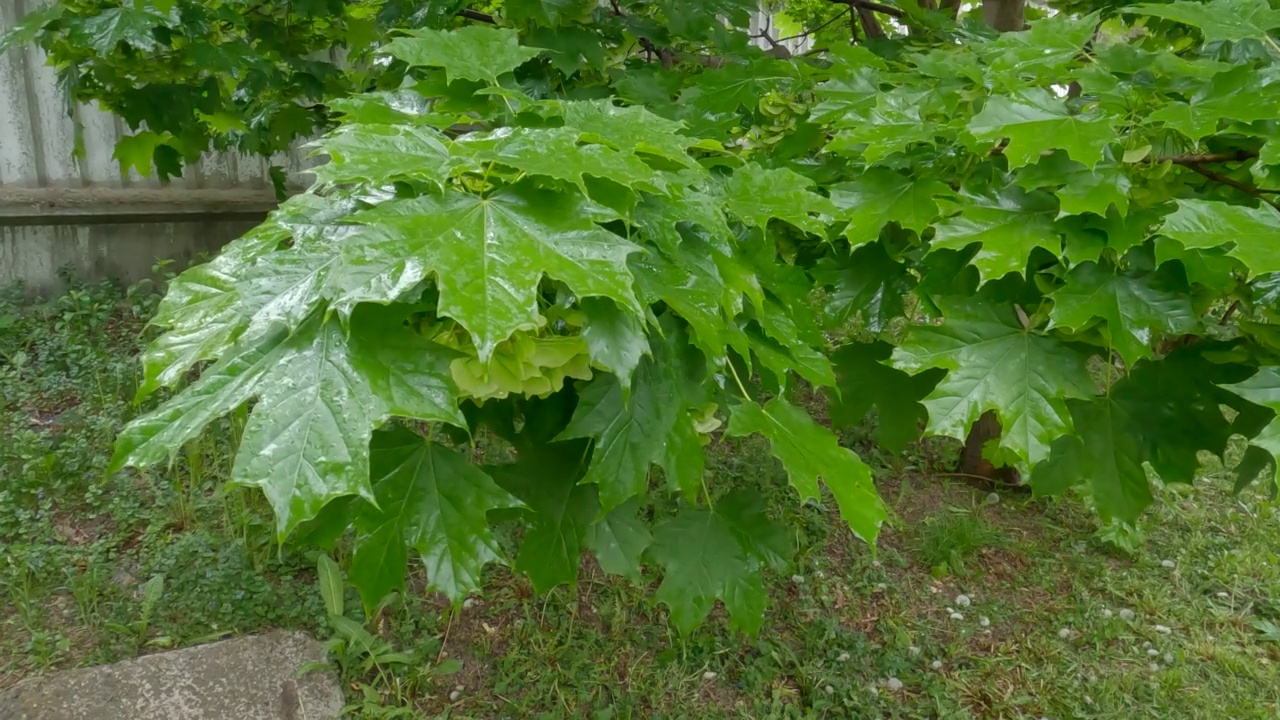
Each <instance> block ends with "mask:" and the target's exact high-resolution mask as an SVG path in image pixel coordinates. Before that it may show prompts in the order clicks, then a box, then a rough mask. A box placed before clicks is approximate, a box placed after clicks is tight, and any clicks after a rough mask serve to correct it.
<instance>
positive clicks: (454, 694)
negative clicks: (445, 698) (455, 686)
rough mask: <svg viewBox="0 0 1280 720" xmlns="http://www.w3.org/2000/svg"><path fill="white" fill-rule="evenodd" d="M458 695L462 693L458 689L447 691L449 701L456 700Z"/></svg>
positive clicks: (460, 695)
mask: <svg viewBox="0 0 1280 720" xmlns="http://www.w3.org/2000/svg"><path fill="white" fill-rule="evenodd" d="M460 697H462V693H461V692H460V691H458V690H454V691H453V692H451V693H449V702H458V698H460Z"/></svg>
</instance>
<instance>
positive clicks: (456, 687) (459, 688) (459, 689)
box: [453, 685, 467, 692]
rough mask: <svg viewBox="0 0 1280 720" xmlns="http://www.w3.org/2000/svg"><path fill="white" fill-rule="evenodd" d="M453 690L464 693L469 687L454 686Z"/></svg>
mask: <svg viewBox="0 0 1280 720" xmlns="http://www.w3.org/2000/svg"><path fill="white" fill-rule="evenodd" d="M453 689H454V690H457V691H458V692H462V691H463V690H466V689H467V686H466V685H454V686H453Z"/></svg>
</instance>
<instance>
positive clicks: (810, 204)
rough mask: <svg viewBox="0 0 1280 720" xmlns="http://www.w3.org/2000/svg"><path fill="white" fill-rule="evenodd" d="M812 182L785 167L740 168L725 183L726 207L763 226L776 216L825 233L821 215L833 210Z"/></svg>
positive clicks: (815, 232) (750, 166) (803, 227)
mask: <svg viewBox="0 0 1280 720" xmlns="http://www.w3.org/2000/svg"><path fill="white" fill-rule="evenodd" d="M813 184H814V183H813V181H812V180H810V179H808V178H806V177H804V176H803V175H800V174H798V173H796V172H795V171H793V170H788V169H786V168H778V169H775V170H766V169H764V168H762V167H760V166H759V165H754V164H753V165H747V166H745V167H743V168H740V169H739V170H738V171H737V172H735V173H734V174H733V177H731V178H730V179H729V182H728V183H726V184H725V188H724V193H725V196H726V207H727V208H728V210H729V212H731V213H733V214H734V215H737V216H738V217H740V218H742V219H743V220H746V221H747V222H749V223H751V224H753V225H756V226H759V227H765V226H766V225H768V224H769V219H770V218H778V219H779V220H785V221H786V222H789V223H791V224H792V225H795V226H796V227H798V228H800V229H801V230H805V231H807V232H811V233H813V234H815V235H824V234H825V233H826V222H825V220H824V218H826V217H830V216H832V215H834V214H835V213H836V207H835V205H833V204H832V203H831V201H830V200H828V199H827V198H825V197H823V196H822V195H819V194H817V193H815V192H812V191H811V190H810V188H811V187H812V186H813Z"/></svg>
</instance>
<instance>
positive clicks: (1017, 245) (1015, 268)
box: [932, 186, 1062, 279]
mask: <svg viewBox="0 0 1280 720" xmlns="http://www.w3.org/2000/svg"><path fill="white" fill-rule="evenodd" d="M945 206H946V208H947V209H950V210H952V211H954V210H959V211H960V214H959V215H957V216H955V217H952V218H949V219H947V220H944V221H942V222H940V223H938V225H937V234H936V235H934V237H933V241H932V246H933V247H934V248H951V249H955V250H962V249H964V248H965V247H966V246H967V245H969V244H970V243H975V242H977V243H982V247H981V248H980V249H979V250H978V254H977V256H976V257H974V259H973V264H974V265H975V266H976V267H977V268H978V269H979V270H980V271H982V275H983V277H984V278H988V279H995V278H998V277H1000V276H1002V275H1005V274H1006V273H1010V272H1022V271H1023V270H1025V269H1026V265H1027V258H1028V257H1029V256H1030V254H1031V251H1032V250H1033V249H1035V248H1037V247H1042V248H1045V249H1047V250H1049V251H1050V252H1053V253H1055V254H1056V253H1057V252H1058V251H1059V250H1060V248H1061V246H1062V240H1061V238H1060V237H1059V236H1058V233H1057V232H1056V231H1055V230H1054V227H1053V218H1054V215H1055V214H1056V211H1057V209H1058V207H1057V202H1056V201H1055V200H1054V199H1053V196H1052V195H1049V194H1047V193H1043V192H1030V193H1028V192H1025V191H1023V190H1022V189H1021V188H1019V187H1017V186H1009V187H1008V188H1006V189H1005V190H1004V192H1002V193H1001V194H1000V195H998V196H994V197H992V196H973V195H970V196H966V197H964V198H963V199H962V200H961V201H960V202H951V201H948V202H946V203H945Z"/></svg>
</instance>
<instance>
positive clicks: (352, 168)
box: [314, 124, 466, 187]
mask: <svg viewBox="0 0 1280 720" xmlns="http://www.w3.org/2000/svg"><path fill="white" fill-rule="evenodd" d="M447 142H448V140H447V139H446V138H445V137H444V136H443V135H441V134H440V132H439V131H438V130H435V129H433V128H429V127H419V126H414V125H404V124H397V125H343V126H342V127H341V128H339V129H338V130H337V131H335V132H333V133H330V134H329V135H327V136H326V137H324V138H323V139H321V140H319V141H317V142H316V143H315V144H314V145H315V148H316V152H318V153H325V154H327V155H328V156H329V162H327V163H325V164H323V165H320V166H319V167H317V168H316V169H315V171H314V172H315V174H316V180H318V181H319V182H321V183H326V184H330V185H340V184H343V183H353V182H365V183H370V184H372V185H383V184H387V183H390V182H392V181H395V180H420V181H428V182H431V183H434V184H435V185H436V186H437V187H441V186H443V184H444V181H445V180H446V179H447V178H448V177H449V176H450V175H451V174H452V173H453V172H454V170H455V169H457V168H459V167H462V166H464V165H465V164H466V161H465V160H464V159H461V158H456V157H454V156H453V155H452V154H451V153H450V151H449V146H448V145H447V144H446V143H447Z"/></svg>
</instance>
